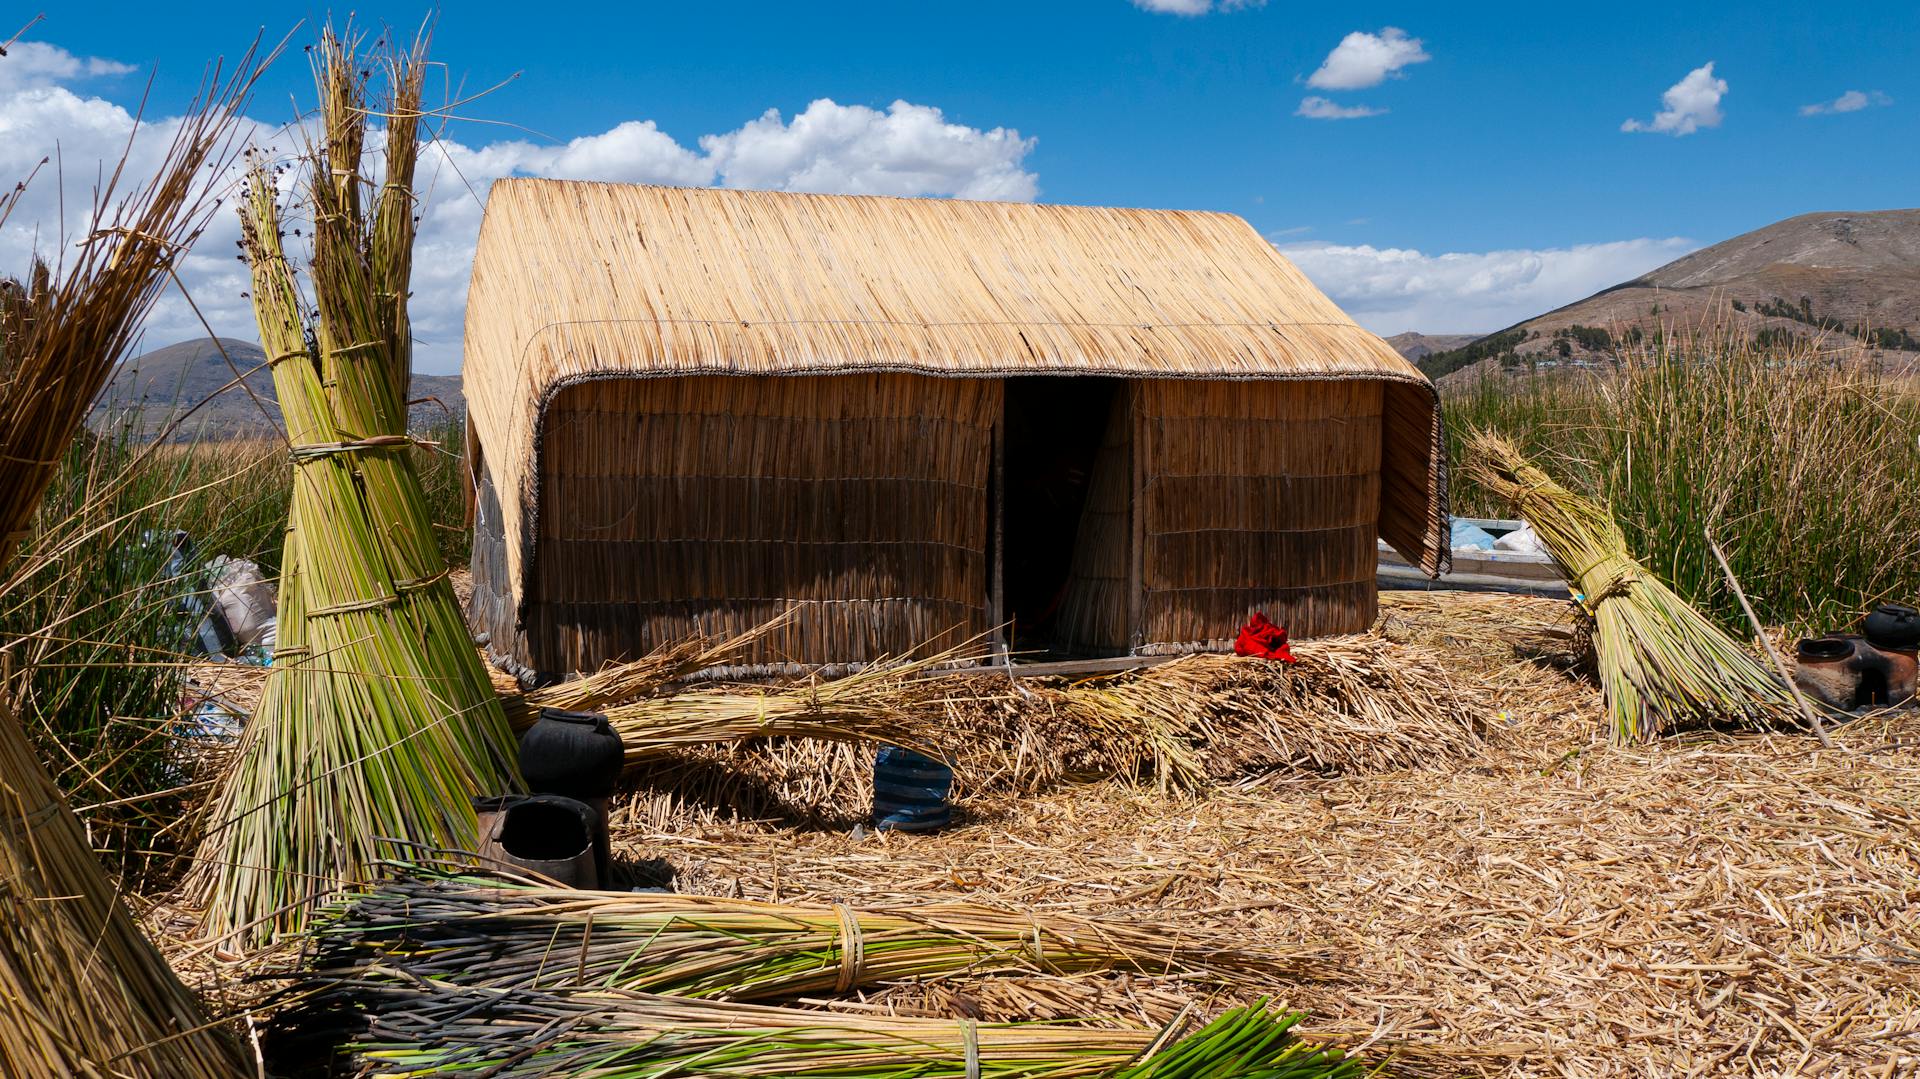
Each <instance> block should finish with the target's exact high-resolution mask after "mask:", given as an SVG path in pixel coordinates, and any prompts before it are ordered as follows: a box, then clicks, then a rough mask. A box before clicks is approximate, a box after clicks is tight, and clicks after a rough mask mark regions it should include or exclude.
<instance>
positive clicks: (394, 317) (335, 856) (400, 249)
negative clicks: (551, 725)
mask: <svg viewBox="0 0 1920 1079" xmlns="http://www.w3.org/2000/svg"><path fill="white" fill-rule="evenodd" d="M350 33H351V32H349V34H350ZM356 44H357V43H356V42H355V40H353V39H352V38H351V37H350V36H349V37H342V36H340V35H337V34H335V33H333V32H332V31H328V32H327V33H326V34H325V35H324V36H323V38H322V41H321V46H320V48H319V50H318V51H317V57H316V60H315V81H316V84H317V85H318V87H319V91H320V96H321V101H322V108H321V116H322V118H323V122H324V141H323V142H321V143H319V144H318V145H316V146H313V147H310V148H309V150H308V151H307V153H306V155H305V158H304V161H303V164H304V170H305V175H304V180H305V184H304V188H303V190H304V192H305V195H306V200H307V204H308V205H309V206H310V208H311V210H312V215H313V232H314V236H313V260H312V266H311V269H312V272H311V275H310V276H311V286H312V296H311V303H309V300H308V298H307V297H306V296H305V295H304V294H303V293H302V291H301V289H300V287H299V285H298V283H297V281H296V277H295V273H294V268H293V264H292V262H291V260H290V259H289V257H288V255H287V253H286V251H285V249H284V247H283V239H284V228H285V226H284V223H283V211H282V208H281V206H280V205H279V203H278V201H277V192H276V187H275V184H274V177H273V175H272V174H271V173H270V172H269V171H268V169H267V168H266V166H265V164H264V163H260V162H256V164H255V167H254V168H253V169H252V171H251V174H250V177H249V184H248V195H247V199H246V201H245V205H244V207H243V209H242V220H243V224H244V226H245V243H244V246H245V251H246V256H247V261H248V264H249V267H250V269H251V271H252V277H253V292H252V295H253V305H254V312H255V315H256V318H257V321H258V323H259V327H260V336H261V344H262V347H263V348H264V349H265V351H266V352H267V355H268V357H269V362H270V363H271V364H272V368H273V378H274V389H275V392H276V395H277V396H278V397H279V400H280V405H281V409H282V412H283V414H284V416H285V420H286V425H287V432H288V439H289V441H290V443H291V456H292V460H293V470H294V479H293V483H294V488H293V501H292V509H291V516H290V521H289V525H288V531H287V540H286V549H285V553H284V555H283V557H282V586H281V588H282V592H281V594H282V607H281V612H280V644H279V648H278V650H277V651H276V654H275V666H274V668H273V672H272V674H271V675H270V676H269V678H268V681H267V686H266V690H265V694H264V696H263V699H262V702H261V707H260V710H259V713H258V714H257V715H256V716H255V717H254V720H253V722H252V723H251V724H249V726H248V728H247V732H246V735H245V737H244V738H243V739H242V742H241V745H240V748H239V753H238V754H237V757H236V760H235V764H234V767H233V770H232V772H231V774H230V776H229V777H228V780H227V782H226V783H225V784H223V786H222V788H221V790H220V793H219V796H218V798H217V800H216V802H215V807H214V810H213V812H212V814H211V817H210V821H211V823H210V824H209V827H208V832H207V835H206V837H205V839H204V840H203V842H202V845H201V849H200V854H199V857H198V858H197V860H196V888H197V891H198V894H199V895H200V896H201V897H202V898H203V899H204V900H205V902H206V921H205V926H204V928H205V931H206V932H207V933H208V934H209V935H210V936H211V937H214V938H216V939H220V940H223V941H225V942H227V943H228V944H229V945H231V946H235V947H241V948H244V947H247V946H250V945H254V944H260V943H264V942H266V941H268V940H270V939H272V938H273V937H274V936H276V935H278V934H281V933H285V932H291V931H297V930H298V929H299V928H300V927H301V926H302V925H303V924H304V923H305V920H306V916H307V914H308V912H309V911H310V909H311V908H312V906H313V905H314V904H315V903H316V902H317V901H319V900H320V899H321V898H322V897H324V896H325V895H327V894H329V893H331V892H333V891H335V890H336V889H339V888H341V887H343V886H346V885H348V884H351V883H354V882H357V881H359V880H361V879H362V878H363V876H364V875H365V873H366V871H367V870H368V868H369V867H370V866H372V865H373V864H374V863H375V862H376V861H378V860H379V859H381V858H382V857H384V856H386V855H387V854H390V853H391V852H392V849H393V844H395V843H396V842H397V843H413V844H426V845H430V846H435V847H441V848H455V849H471V848H472V847H473V846H474V845H475V844H476V842H477V832H478V825H477V821H476V819H475V816H474V812H473V806H472V800H473V797H474V796H475V795H476V794H482V793H497V792H501V791H505V790H509V789H512V788H513V787H514V786H516V785H517V783H518V777H517V772H516V768H515V764H514V747H513V741H512V734H511V732H510V731H509V730H508V727H507V724H506V717H505V714H504V712H503V711H502V709H501V705H500V701H499V699H498V697H497V696H496V695H495V694H494V691H493V689H492V686H491V683H490V682H489V681H488V679H487V676H486V672H485V671H484V669H483V668H482V667H481V665H480V661H479V657H478V656H477V654H476V653H475V652H474V650H473V648H472V646H471V645H470V643H469V641H468V636H467V632H466V628H465V626H464V624H463V622H462V619H461V616H460V611H459V607H458V604H457V602H456V600H455V598H454V594H453V589H452V586H451V585H450V584H449V582H448V580H447V567H446V563H445V561H444V560H443V558H442V556H441V554H440V550H439V546H438V544H437V541H436V539H435V536H434V531H433V522H432V518H431V515H430V513H429V512H428V508H427V501H426V498H425V494H424V491H423V488H422V486H421V483H420V478H419V475H418V473H417V471H416V468H415V463H414V460H413V458H412V456H411V452H410V451H411V449H412V443H411V441H410V440H409V439H408V438H407V437H406V435H405V424H406V384H407V371H408V367H409V360H408V356H409V354H410V343H409V341H408V337H407V318H406V310H405V308H406V296H407V276H408V272H409V267H410V261H411V256H410V254H409V251H408V249H410V248H411V246H412V243H413V227H414V225H413V222H414V213H413V209H414V194H413V190H412V177H413V172H414V161H415V158H416V155H417V153H418V142H417V138H416V134H415V128H416V125H417V120H418V117H419V115H420V94H421V80H422V78H423V76H424V73H425V70H426V62H425V52H424V50H425V39H424V37H423V38H421V39H420V40H419V41H417V42H416V44H415V46H414V47H413V49H412V50H411V51H409V52H400V51H396V52H394V53H392V54H391V55H390V56H388V57H387V58H386V60H385V63H384V64H383V65H381V66H382V67H383V70H384V71H385V73H386V77H387V81H388V84H389V91H390V92H389V99H388V101H387V102H386V103H385V107H384V108H383V109H382V110H381V112H382V113H383V114H384V115H386V116H387V117H388V127H387V136H386V156H385V162H384V175H385V181H384V182H383V183H376V182H375V181H374V180H373V179H372V178H371V172H372V170H371V169H369V168H368V167H367V164H366V162H365V161H364V160H363V148H364V145H365V142H366V139H367V131H366V118H367V115H368V114H369V112H371V111H373V107H372V106H371V105H370V104H369V102H368V100H367V96H366V87H365V81H364V80H365V74H364V73H363V72H362V71H361V66H362V65H363V64H365V63H367V61H365V60H363V59H362V58H361V57H359V56H357V55H356V51H355V50H356ZM369 192H371V194H369ZM369 201H370V202H371V203H372V208H371V210H369V208H368V205H367V203H368V202H369Z"/></svg>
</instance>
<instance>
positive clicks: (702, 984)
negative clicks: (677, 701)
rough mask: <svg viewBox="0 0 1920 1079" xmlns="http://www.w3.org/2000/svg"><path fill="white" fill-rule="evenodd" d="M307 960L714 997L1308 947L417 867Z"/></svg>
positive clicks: (1305, 961)
mask: <svg viewBox="0 0 1920 1079" xmlns="http://www.w3.org/2000/svg"><path fill="white" fill-rule="evenodd" d="M312 933H313V938H314V943H315V947H316V949H317V951H316V956H315V960H314V966H315V967H316V969H318V970H320V971H322V972H323V973H334V974H339V975H342V976H351V972H352V971H353V970H354V969H355V968H367V967H378V968H382V969H387V970H393V971H398V972H401V973H402V974H403V975H404V976H405V977H406V978H407V979H427V980H432V981H436V982H445V983H447V984H449V985H463V986H471V987H476V988H491V989H555V988H574V989H578V988H589V989H631V990H636V991H643V992H653V993H668V994H671V995H674V996H682V997H709V998H714V999H721V1000H776V999H791V998H795V997H800V996H806V995H810V994H826V993H845V992H848V991H849V990H852V989H856V988H860V987H863V986H867V985H872V984H876V983H879V982H885V981H895V980H900V979H905V978H935V977H941V976H946V975H953V974H960V973H966V974H983V973H994V972H1001V971H1044V972H1052V973H1061V972H1069V971H1081V970H1133V971H1139V972H1143V973H1151V974H1168V973H1179V974H1186V975H1190V976H1194V977H1199V978H1205V979H1209V980H1213V981H1217V982H1232V981H1246V980H1249V979H1252V980H1262V981H1264V980H1268V979H1272V978H1277V977H1280V976H1283V975H1288V974H1292V975H1300V974H1308V973H1311V972H1312V970H1313V966H1314V964H1315V963H1316V962H1317V961H1318V960H1319V958H1320V957H1319V955H1318V953H1315V952H1309V951H1304V950H1295V951H1294V952H1293V953H1291V954H1280V953H1275V952H1256V951H1250V950H1247V949H1244V948H1241V947H1238V946H1236V945H1235V944H1234V943H1232V942H1229V941H1227V940H1225V939H1222V938H1220V937H1217V936H1210V935H1207V934H1204V933H1194V932H1189V931H1182V930H1175V929H1156V928H1151V927H1149V926H1146V925H1140V924H1129V923H1126V922H1119V921H1111V920H1100V919H1094V918H1088V917H1084V916H1081V915H1074V914H1030V913H1013V912H1010V911H1004V910H995V909H993V908H991V907H983V906H979V905H976V904H972V903H930V904H921V905H916V906H912V907H903V908H899V909H876V910H853V909H851V908H849V907H846V906H844V905H834V906H830V907H829V906H813V907H809V906H796V905H790V904H781V903H756V902H751V901H748V900H739V899H720V898H713V897H708V896H697V895H651V894H633V893H628V892H583V891H577V890H574V889H566V888H550V887H544V886H541V885H537V884H532V883H519V882H509V881H505V880H500V879H494V878H471V877H465V878H463V877H449V876H443V875H437V874H431V873H423V872H419V871H414V872H409V873H406V874H404V875H400V876H396V877H395V878H393V879H391V880H386V881H382V882H381V883H379V884H378V885H374V886H372V887H370V888H369V889H367V890H366V892H365V893H364V894H362V895H360V896H358V897H356V898H355V899H353V900H352V901H351V902H350V903H344V904H342V906H341V907H339V908H338V909H337V910H336V911H335V912H334V913H333V914H332V916H330V917H328V918H325V919H323V920H321V921H319V922H318V923H316V925H315V926H314V927H313V929H312Z"/></svg>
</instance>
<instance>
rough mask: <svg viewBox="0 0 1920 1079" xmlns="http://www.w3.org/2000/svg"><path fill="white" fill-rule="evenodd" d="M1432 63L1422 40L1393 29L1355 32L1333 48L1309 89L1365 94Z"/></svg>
mask: <svg viewBox="0 0 1920 1079" xmlns="http://www.w3.org/2000/svg"><path fill="white" fill-rule="evenodd" d="M1431 59H1433V57H1431V56H1428V55H1427V52H1426V50H1425V49H1424V48H1422V47H1421V43H1420V39H1419V38H1417V37H1408V36H1407V32H1406V31H1405V30H1401V29H1399V28H1397V27H1392V26H1389V27H1387V28H1386V29H1384V30H1382V31H1380V32H1379V33H1378V34H1369V33H1367V32H1366V31H1364V30H1355V31H1354V32H1353V33H1351V34H1348V35H1347V36H1346V37H1344V38H1341V39H1340V44H1338V45H1335V46H1334V47H1333V51H1332V52H1330V53H1328V54H1327V58H1326V59H1325V60H1324V61H1322V62H1321V64H1320V67H1319V70H1317V71H1315V72H1314V73H1313V74H1312V75H1310V76H1308V77H1307V85H1308V86H1312V87H1316V88H1318V89H1321V90H1364V89H1366V88H1367V87H1369V86H1378V85H1380V84H1381V83H1382V82H1384V81H1386V79H1387V76H1389V75H1392V74H1394V73H1395V72H1397V71H1399V70H1400V69H1401V68H1403V67H1406V66H1408V65H1409V64H1422V63H1425V62H1427V61H1428V60H1431Z"/></svg>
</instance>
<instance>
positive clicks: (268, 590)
mask: <svg viewBox="0 0 1920 1079" xmlns="http://www.w3.org/2000/svg"><path fill="white" fill-rule="evenodd" d="M207 583H208V585H209V586H210V587H211V591H212V593H213V602H214V605H215V606H217V607H219V608H220V613H221V614H222V615H224V616H226V619H227V625H228V626H230V627H232V629H233V639H234V640H235V641H236V642H237V643H239V644H240V645H242V646H246V645H252V644H258V643H259V642H260V635H261V633H262V632H263V631H264V630H266V629H267V628H268V627H270V626H272V625H273V618H274V614H275V611H276V602H275V599H274V594H273V585H272V584H271V583H269V582H268V581H267V579H266V578H265V577H263V576H261V575H260V567H259V566H257V565H255V564H254V563H252V562H249V561H247V560H246V559H244V558H228V557H227V556H226V555H221V556H220V557H218V558H216V559H214V560H213V561H211V562H209V563H207Z"/></svg>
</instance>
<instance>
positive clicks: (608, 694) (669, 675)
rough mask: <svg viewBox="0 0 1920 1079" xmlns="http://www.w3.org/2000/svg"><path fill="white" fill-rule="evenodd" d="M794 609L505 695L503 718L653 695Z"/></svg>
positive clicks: (732, 652) (523, 719)
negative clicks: (728, 634) (743, 627)
mask: <svg viewBox="0 0 1920 1079" xmlns="http://www.w3.org/2000/svg"><path fill="white" fill-rule="evenodd" d="M795 613H796V610H795V609H789V610H788V611H786V612H785V613H783V614H781V615H779V616H778V617H775V618H771V619H768V620H767V621H765V622H762V623H761V624H760V625H757V626H755V627H753V628H752V629H749V630H747V631H746V632H744V633H739V634H736V635H734V636H732V637H720V636H717V635H707V636H701V637H689V638H685V639H683V640H677V641H670V642H668V643H667V644H664V645H662V646H660V647H659V648H656V649H654V650H653V651H651V652H649V653H647V654H646V655H644V656H641V657H640V658H639V659H636V660H633V661H631V662H628V663H617V664H612V665H610V666H607V667H604V668H602V669H601V670H598V671H595V672H594V673H592V674H590V675H587V676H586V677H584V678H576V679H573V680H572V681H567V682H558V683H555V684H554V685H551V686H542V687H540V688H539V689H535V690H531V691H529V692H526V693H521V694H513V695H510V696H507V697H506V698H505V699H504V700H503V702H502V703H503V704H504V706H505V707H506V711H507V720H508V722H510V723H511V724H512V725H513V728H514V729H515V730H517V731H518V730H525V729H526V728H527V727H530V726H532V725H533V723H534V722H535V721H536V720H538V719H539V718H540V711H541V709H544V708H558V709H560V710H561V711H565V712H578V711H591V710H594V709H597V708H604V707H606V706H607V705H611V704H621V703H625V702H629V701H635V700H639V699H641V698H644V697H651V696H654V695H655V694H657V693H659V692H660V691H661V690H662V689H663V688H664V687H666V686H667V685H669V684H670V683H673V682H676V681H679V680H680V679H683V678H685V677H687V676H688V675H691V674H693V673H695V672H697V671H702V670H706V669H708V668H710V667H715V666H718V665H719V664H721V663H724V662H726V661H728V660H730V659H733V658H734V657H736V656H738V655H739V654H740V653H742V652H744V651H745V650H746V649H747V648H748V647H750V646H751V645H753V644H754V643H755V642H756V641H759V640H761V639H762V638H764V637H766V636H768V635H769V634H771V633H773V632H774V631H775V630H778V629H780V628H782V627H784V626H786V625H787V624H788V623H790V622H792V621H793V618H794V615H795Z"/></svg>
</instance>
